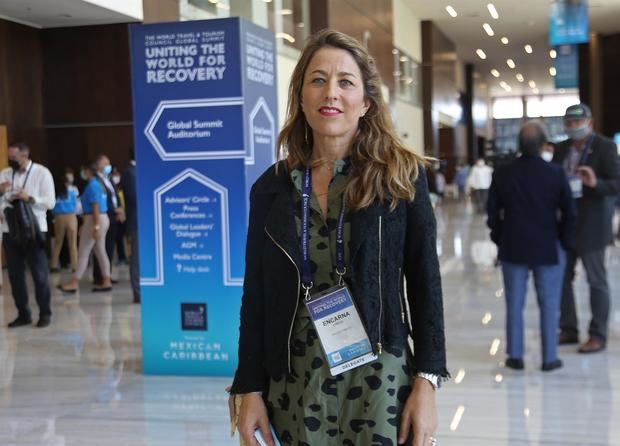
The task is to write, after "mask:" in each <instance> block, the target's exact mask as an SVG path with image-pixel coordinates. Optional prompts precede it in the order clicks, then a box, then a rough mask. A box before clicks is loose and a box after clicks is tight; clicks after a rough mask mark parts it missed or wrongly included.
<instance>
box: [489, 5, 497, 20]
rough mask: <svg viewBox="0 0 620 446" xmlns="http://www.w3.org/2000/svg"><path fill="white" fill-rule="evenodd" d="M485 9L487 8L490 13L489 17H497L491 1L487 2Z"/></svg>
mask: <svg viewBox="0 0 620 446" xmlns="http://www.w3.org/2000/svg"><path fill="white" fill-rule="evenodd" d="M487 9H488V10H489V14H491V17H493V18H494V19H496V20H497V19H499V14H498V13H497V9H495V5H494V4H493V3H489V4H488V5H487Z"/></svg>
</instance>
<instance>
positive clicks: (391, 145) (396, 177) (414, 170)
mask: <svg viewBox="0 0 620 446" xmlns="http://www.w3.org/2000/svg"><path fill="white" fill-rule="evenodd" d="M324 47H332V48H337V49H342V50H345V51H347V52H348V53H349V54H351V56H352V57H353V59H354V60H355V62H356V63H357V65H358V67H359V69H360V72H361V73H362V80H363V84H364V97H365V98H366V100H367V101H368V103H369V104H370V106H369V108H368V110H367V111H366V113H365V115H364V116H363V117H361V118H360V120H359V124H358V131H357V133H356V135H355V137H354V139H353V143H352V146H351V150H350V153H349V159H350V163H351V169H350V172H349V175H348V178H349V179H348V182H347V185H346V187H345V190H344V194H345V201H346V204H347V207H349V208H351V209H356V210H358V209H363V208H366V207H368V206H370V205H371V204H372V203H373V202H374V201H375V200H377V199H378V200H379V201H380V202H384V201H385V200H389V201H390V202H391V203H390V205H391V208H392V209H394V208H396V205H397V204H398V200H399V199H403V200H408V201H410V200H413V199H414V197H415V192H416V191H415V187H414V181H415V180H416V179H417V177H418V173H419V168H420V166H424V165H425V164H426V162H427V161H426V159H425V158H424V157H423V156H420V155H418V154H416V153H414V152H413V151H411V150H409V149H408V148H407V147H405V146H404V145H403V143H402V142H401V141H400V139H399V138H398V136H397V135H396V131H395V130H394V127H393V125H392V120H391V117H390V114H389V111H388V108H387V106H386V104H385V102H384V101H383V96H382V93H381V77H380V76H379V72H378V71H377V66H376V64H375V60H374V58H373V57H372V56H371V55H370V54H369V53H368V51H367V50H366V48H364V46H363V45H362V44H361V43H360V42H359V41H357V40H356V39H354V38H352V37H350V36H348V35H346V34H343V33H340V32H338V31H333V30H329V29H327V30H323V31H319V32H318V33H316V34H314V35H312V36H311V37H310V38H309V40H308V43H307V44H306V46H305V48H304V50H303V52H302V54H301V57H300V59H299V62H298V63H297V66H296V67H295V70H294V71H293V75H292V78H291V83H290V86H289V92H288V107H287V117H286V122H285V124H284V128H283V129H282V131H281V132H280V136H279V137H278V151H279V155H280V158H284V159H285V160H286V166H287V168H288V169H289V170H292V169H297V168H305V167H306V166H310V165H312V163H313V161H312V145H313V140H312V131H310V129H309V128H308V127H309V126H308V123H307V121H306V118H305V116H304V113H303V111H302V108H301V92H302V91H301V90H302V86H303V83H304V75H305V73H306V69H307V68H308V65H309V64H310V61H311V60H312V57H313V56H314V54H315V53H316V52H317V51H318V50H320V49H321V48H324Z"/></svg>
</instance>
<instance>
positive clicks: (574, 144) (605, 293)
mask: <svg viewBox="0 0 620 446" xmlns="http://www.w3.org/2000/svg"><path fill="white" fill-rule="evenodd" d="M564 126H565V129H566V133H567V134H568V137H569V139H567V140H566V141H563V142H561V143H559V144H558V145H557V148H556V151H555V155H554V158H553V160H554V162H556V163H558V164H560V165H562V166H563V167H564V170H565V171H566V174H567V176H568V178H569V182H570V186H571V190H572V194H573V197H574V198H575V200H576V202H577V223H576V228H575V237H574V239H573V243H572V246H571V249H570V250H569V252H568V255H567V261H566V272H565V275H564V284H563V289H562V304H561V316H560V330H561V332H560V336H559V343H560V344H577V343H579V330H578V323H577V311H576V308H575V295H574V291H573V285H572V283H573V279H574V277H575V265H576V263H577V259H581V262H582V263H583V267H584V269H585V271H586V275H587V279H588V284H589V285H590V308H591V310H592V319H591V321H590V326H589V329H588V332H589V339H588V341H587V342H586V343H584V344H582V345H581V346H580V347H579V350H578V351H579V352H580V353H594V352H598V351H601V350H604V349H605V346H606V343H607V322H608V319H609V305H610V297H609V283H608V281H607V270H606V268H605V249H606V247H607V245H608V244H610V243H611V242H612V240H613V233H612V216H613V211H614V209H613V206H614V204H613V203H614V199H615V197H616V196H617V195H618V193H620V158H619V157H618V151H617V148H616V145H615V144H614V142H613V141H611V140H610V139H608V138H605V137H604V136H602V135H599V134H597V133H595V132H593V131H592V112H591V111H590V109H589V108H588V106H587V105H585V104H577V105H572V106H570V107H568V108H567V109H566V113H565V115H564Z"/></svg>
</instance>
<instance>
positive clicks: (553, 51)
mask: <svg viewBox="0 0 620 446" xmlns="http://www.w3.org/2000/svg"><path fill="white" fill-rule="evenodd" d="M549 57H551V58H552V59H555V58H556V57H558V52H557V51H556V50H550V51H549Z"/></svg>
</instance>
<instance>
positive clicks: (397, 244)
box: [232, 166, 448, 393]
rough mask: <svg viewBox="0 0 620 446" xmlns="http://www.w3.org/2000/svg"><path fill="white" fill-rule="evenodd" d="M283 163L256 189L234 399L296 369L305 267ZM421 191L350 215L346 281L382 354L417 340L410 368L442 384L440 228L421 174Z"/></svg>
mask: <svg viewBox="0 0 620 446" xmlns="http://www.w3.org/2000/svg"><path fill="white" fill-rule="evenodd" d="M281 167H282V168H281V169H279V171H278V174H276V171H275V168H274V167H272V168H270V169H269V170H268V171H267V172H266V173H265V174H263V176H262V177H261V178H260V179H259V180H258V181H257V182H256V183H255V184H254V186H253V188H252V193H251V198H250V222H249V229H248V239H247V247H246V273H245V283H244V289H243V301H242V307H241V327H240V339H239V367H238V369H237V373H236V375H235V379H234V383H233V388H232V392H233V393H247V392H253V391H263V390H265V389H266V385H267V382H268V377H269V376H271V377H274V378H278V377H280V376H282V374H283V373H285V372H287V371H288V370H289V367H290V349H291V345H290V336H291V329H292V324H293V320H294V318H295V313H296V309H297V306H298V305H301V303H300V292H301V290H300V272H301V271H302V266H301V265H302V262H301V248H300V242H299V237H298V235H297V228H296V225H295V218H294V209H293V194H292V188H293V184H292V182H291V180H290V177H289V175H288V172H287V171H286V169H285V168H284V166H281ZM415 186H416V191H417V192H416V197H415V199H414V200H413V201H411V202H404V201H401V202H400V203H399V204H398V206H397V208H396V209H395V210H394V211H390V209H389V203H384V204H381V203H378V202H377V203H374V204H373V205H371V206H369V207H368V208H366V209H364V210H361V211H357V212H353V213H352V214H351V217H350V218H351V239H350V242H349V257H350V262H349V266H348V269H347V273H346V275H345V281H346V282H347V284H348V285H349V288H350V289H351V291H352V294H353V297H354V299H355V301H356V304H357V306H358V309H359V311H360V314H361V317H362V320H363V321H364V323H365V326H366V329H367V331H368V335H369V337H370V340H371V342H372V345H373V346H375V349H376V350H379V348H380V347H379V346H381V347H382V348H389V347H407V346H408V342H407V340H408V337H409V336H411V337H412V338H413V344H414V351H413V357H414V371H415V372H416V373H417V372H427V373H433V374H436V375H440V376H441V377H444V378H446V377H448V371H447V369H446V350H445V337H444V321H443V303H442V292H441V278H440V274H439V262H438V259H437V251H436V224H435V217H434V214H433V209H432V207H431V204H430V200H429V195H428V185H427V180H426V174H425V172H424V170H423V169H420V175H419V177H418V179H417V180H416V183H415ZM405 283H406V289H405ZM408 309H409V310H410V311H408Z"/></svg>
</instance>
